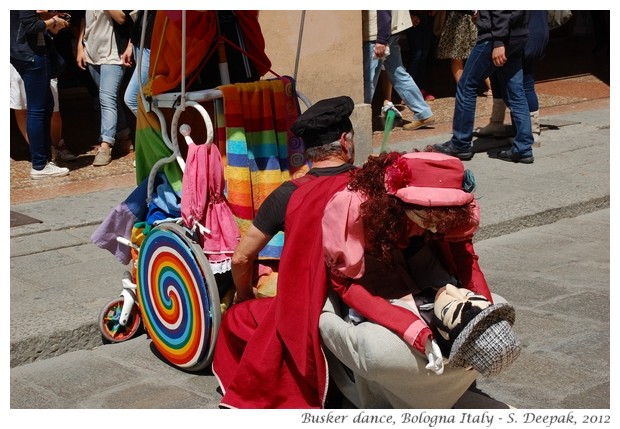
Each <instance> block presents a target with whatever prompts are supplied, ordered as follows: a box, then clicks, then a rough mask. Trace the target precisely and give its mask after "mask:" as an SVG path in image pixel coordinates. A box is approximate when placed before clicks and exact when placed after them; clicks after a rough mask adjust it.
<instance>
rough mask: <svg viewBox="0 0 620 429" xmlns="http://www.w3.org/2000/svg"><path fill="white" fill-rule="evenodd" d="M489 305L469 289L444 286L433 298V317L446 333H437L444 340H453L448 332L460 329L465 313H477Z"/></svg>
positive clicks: (482, 297) (440, 330)
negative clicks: (439, 321) (439, 322)
mask: <svg viewBox="0 0 620 429" xmlns="http://www.w3.org/2000/svg"><path fill="white" fill-rule="evenodd" d="M490 305H491V303H490V302H489V301H488V300H487V299H486V298H485V297H484V296H482V295H476V294H475V293H473V292H472V291H470V290H469V289H465V288H457V287H456V286H453V285H451V284H448V285H446V287H445V288H442V289H440V290H439V291H438V292H437V295H436V296H435V307H434V312H435V316H436V317H437V318H438V319H439V320H441V321H442V323H443V324H444V326H445V327H446V328H447V332H446V331H444V330H443V329H438V331H439V333H440V334H441V336H442V337H444V339H446V340H454V338H450V335H449V334H450V331H452V330H454V329H455V328H459V327H461V328H462V326H461V324H462V322H463V320H464V319H465V316H466V313H467V312H470V311H471V312H476V313H479V312H480V311H482V310H484V309H485V308H487V307H488V306H490ZM467 319H468V318H467ZM459 331H460V330H459Z"/></svg>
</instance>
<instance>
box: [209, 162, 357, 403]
mask: <svg viewBox="0 0 620 429" xmlns="http://www.w3.org/2000/svg"><path fill="white" fill-rule="evenodd" d="M348 180H349V174H348V173H344V174H340V175H337V176H322V177H318V178H315V179H313V180H309V181H307V182H305V183H304V184H302V185H301V186H300V187H299V188H298V189H296V190H295V192H293V194H292V197H291V199H290V201H289V204H288V206H287V212H286V224H285V237H286V240H285V244H284V248H283V250H282V257H281V259H280V271H279V274H278V295H277V296H276V297H275V298H262V299H254V300H251V301H246V302H242V303H240V304H236V305H234V306H232V307H231V308H230V309H229V310H228V311H227V312H226V313H225V314H224V317H223V319H222V323H221V325H220V331H219V333H218V338H217V344H216V346H215V352H214V359H213V372H214V374H215V375H216V377H217V378H218V381H219V383H220V385H221V386H222V389H223V391H224V397H223V398H222V401H221V404H220V405H222V406H224V407H229V408H323V405H324V403H325V395H326V394H327V385H328V374H327V364H326V361H325V356H324V355H323V351H322V349H321V343H320V336H319V316H320V314H321V309H322V308H323V305H324V303H325V299H326V296H327V272H326V266H325V259H324V255H323V236H322V233H321V219H322V218H323V211H324V209H325V206H326V204H327V202H328V201H329V199H330V198H331V197H332V195H333V194H335V193H336V192H338V191H340V190H342V189H343V188H344V187H345V186H346V184H347V183H348Z"/></svg>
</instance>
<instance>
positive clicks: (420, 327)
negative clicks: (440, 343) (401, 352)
mask: <svg viewBox="0 0 620 429" xmlns="http://www.w3.org/2000/svg"><path fill="white" fill-rule="evenodd" d="M431 336H432V334H431V330H430V329H429V328H428V326H427V325H426V323H424V322H423V321H422V320H416V321H415V322H413V323H412V324H411V325H410V326H409V328H407V330H406V331H405V335H404V336H403V339H404V340H405V341H406V342H407V344H409V345H411V346H413V347H415V348H416V349H417V350H418V351H420V350H421V351H422V353H424V348H425V346H426V340H428V338H429V337H431Z"/></svg>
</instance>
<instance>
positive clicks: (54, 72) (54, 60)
mask: <svg viewBox="0 0 620 429" xmlns="http://www.w3.org/2000/svg"><path fill="white" fill-rule="evenodd" d="M45 44H46V46H47V55H48V56H49V59H50V78H51V79H54V78H57V77H58V76H60V75H61V74H62V73H63V72H64V71H65V68H66V67H67V63H66V61H65V59H64V58H63V57H62V56H61V55H60V54H59V53H58V50H57V49H56V44H55V43H54V40H52V39H51V38H46V42H45Z"/></svg>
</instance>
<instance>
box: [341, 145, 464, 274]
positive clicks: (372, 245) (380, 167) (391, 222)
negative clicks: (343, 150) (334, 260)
mask: <svg viewBox="0 0 620 429" xmlns="http://www.w3.org/2000/svg"><path fill="white" fill-rule="evenodd" d="M415 151H416V152H417V150H415ZM402 153H403V152H384V153H381V154H380V155H377V156H375V155H371V156H369V157H368V160H367V161H366V162H365V163H364V165H363V166H362V167H361V168H359V169H358V170H357V171H355V173H354V174H353V177H352V179H351V181H350V182H349V189H351V190H352V191H356V192H359V193H361V194H362V195H364V196H365V197H366V198H367V199H366V201H364V202H363V203H362V205H361V207H360V210H361V215H362V221H363V223H364V229H365V233H366V237H365V238H366V246H367V251H368V252H369V253H370V254H372V255H373V256H375V257H377V258H379V259H381V260H382V261H384V262H386V263H391V262H392V252H393V251H394V250H395V249H403V248H405V247H406V246H407V245H408V243H409V234H408V232H409V225H410V224H409V223H410V222H412V221H411V220H409V218H408V217H407V215H406V212H405V210H407V209H416V210H420V211H422V213H421V214H420V215H421V217H422V218H423V219H424V220H425V222H427V223H429V224H430V223H432V224H434V225H435V227H436V228H437V233H435V234H433V233H431V232H430V231H426V233H425V235H426V237H427V238H428V239H433V238H434V239H440V238H441V237H442V235H443V234H445V233H446V232H448V231H450V230H451V229H453V228H457V227H460V226H464V225H467V224H468V223H469V222H470V221H471V209H470V204H467V205H464V206H457V207H422V206H416V205H412V204H406V203H404V202H403V201H401V200H400V199H398V198H396V197H395V196H393V195H389V194H387V192H386V189H385V183H384V177H385V171H386V169H388V168H389V167H390V166H392V165H393V164H395V163H397V162H398V160H399V158H400V155H401V154H402Z"/></svg>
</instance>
